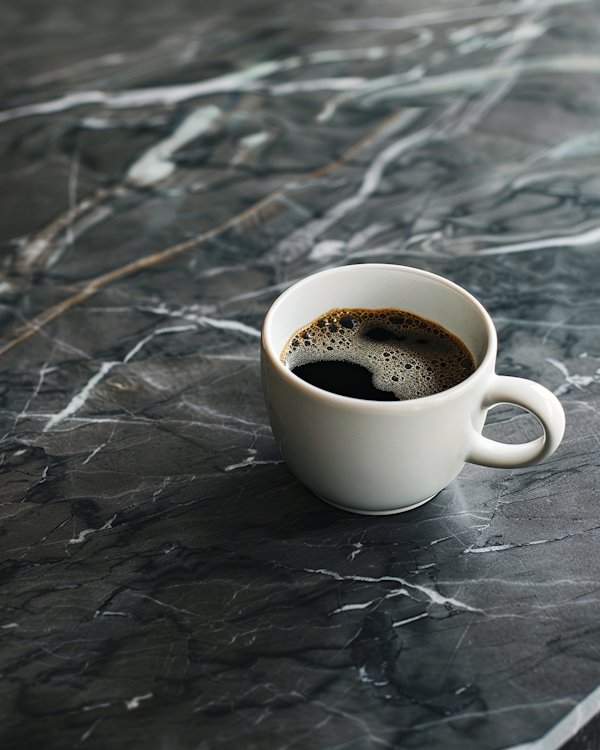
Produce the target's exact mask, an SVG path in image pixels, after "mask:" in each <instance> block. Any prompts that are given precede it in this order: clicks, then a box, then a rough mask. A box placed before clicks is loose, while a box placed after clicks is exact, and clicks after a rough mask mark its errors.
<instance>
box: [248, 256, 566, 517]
mask: <svg viewBox="0 0 600 750" xmlns="http://www.w3.org/2000/svg"><path fill="white" fill-rule="evenodd" d="M349 308H361V309H367V310H370V309H372V310H379V309H385V308H395V309H399V310H404V311H408V312H411V313H413V314H415V315H418V316H420V317H422V318H425V319H427V320H429V321H433V322H434V323H435V324H437V325H439V326H440V327H442V328H443V329H445V330H446V331H449V332H450V333H451V334H453V335H454V336H456V337H457V338H458V339H460V341H462V342H463V343H464V344H465V345H466V347H467V348H468V350H469V351H470V352H471V354H472V356H473V359H474V362H475V370H474V372H473V373H472V374H471V375H469V376H468V377H467V378H466V379H465V380H463V381H462V382H460V383H458V384H457V385H454V386H452V387H450V388H447V389H446V390H442V391H440V392H438V393H434V394H433V395H427V396H425V397H421V398H411V399H407V400H400V401H369V400H363V399H360V398H351V397H348V396H344V395H339V394H338V393H331V392H329V391H325V390H322V389H321V388H319V387H317V386H315V385H312V384H311V383H308V382H305V381H304V380H303V379H301V378H300V377H298V376H297V375H295V374H294V372H293V371H292V370H291V369H290V368H289V367H287V366H286V364H285V362H284V361H283V360H282V352H283V351H284V350H285V347H286V345H287V344H288V342H289V341H290V339H291V338H292V336H293V335H294V334H295V333H296V332H297V331H299V330H300V329H302V328H303V327H304V326H306V325H308V324H309V323H311V321H314V320H316V319H317V318H319V316H322V315H324V314H325V313H327V312H328V311H329V310H332V309H349ZM261 342H262V345H261V371H262V383H263V391H264V396H265V401H266V405H267V411H268V415H269V420H270V422H271V427H272V430H273V434H274V436H275V439H276V441H277V444H278V446H279V449H280V451H281V454H282V456H283V458H284V460H285V462H286V464H287V465H288V467H289V468H290V470H291V471H292V473H293V474H295V476H296V477H297V478H298V479H299V480H300V481H301V482H302V483H303V484H305V485H306V486H307V487H308V488H309V489H311V490H312V491H313V492H314V493H315V494H316V495H318V496H319V497H320V498H321V499H323V500H325V501H326V502H328V503H330V504H331V505H334V506H335V507H337V508H341V509H343V510H347V511H350V512H353V513H362V514H365V515H386V514H391V513H399V512H402V511H407V510H411V509H412V508H416V507H418V506H419V505H422V504H423V503H425V502H427V501H428V500H431V498H432V497H434V496H435V495H437V494H438V493H439V492H440V491H441V490H442V489H444V488H445V487H446V486H447V485H448V484H449V483H450V482H451V481H452V480H453V479H455V477H456V476H457V475H458V474H459V472H460V471H461V469H462V468H463V466H464V464H465V463H466V462H470V463H474V464H480V465H483V466H490V467H497V468H521V467H526V466H532V465H533V464H536V463H539V462H540V461H542V460H544V459H545V458H547V457H548V456H550V455H551V454H552V453H553V452H554V451H555V450H556V448H557V447H558V445H559V444H560V441H561V440H562V437H563V434H564V429H565V415H564V410H563V408H562V406H561V404H560V402H559V400H558V399H557V398H556V396H554V394H552V393H551V392H550V391H549V390H547V389H546V388H544V387H543V386H541V385H539V384H538V383H534V382H533V381H531V380H526V379H524V378H516V377H507V376H503V375H497V374H496V372H495V366H496V355H497V348H498V339H497V334H496V329H495V327H494V324H493V321H492V319H491V317H490V315H489V314H488V313H487V311H486V310H485V309H484V307H483V306H482V305H481V303H480V302H479V301H478V300H477V299H475V297H473V296H472V295H471V294H470V293H469V292H467V291H466V290H465V289H463V288H462V287H460V286H458V285H457V284H455V283H453V282H452V281H449V280H448V279H445V278H443V277H441V276H437V275H435V274H432V273H429V272H427V271H421V270H419V269H416V268H409V267H406V266H397V265H388V264H380V263H373V264H363V265H349V266H343V267H340V268H334V269H329V270H327V271H322V272H320V273H316V274H314V275H312V276H309V277H307V278H305V279H303V280H302V281H299V282H298V283H296V284H294V285H293V286H291V287H290V288H289V289H287V290H286V291H285V292H284V293H283V294H282V295H281V296H280V297H278V299H277V300H275V302H274V303H273V305H272V306H271V308H270V310H269V312H268V313H267V315H266V317H265V320H264V324H263V329H262V339H261ZM501 403H507V404H514V405H516V406H518V407H521V408H523V409H526V410H527V411H529V412H531V413H532V414H533V415H534V416H535V417H536V418H537V419H538V421H539V422H540V424H541V426H542V428H543V433H544V434H543V435H542V436H541V437H539V438H537V439H536V440H533V441H530V442H526V443H521V444H517V445H514V444H505V443H500V442H497V441H494V440H490V439H489V438H486V437H484V436H483V435H482V430H483V426H484V423H485V419H486V415H487V412H488V410H489V409H490V408H492V407H493V406H496V405H498V404H501Z"/></svg>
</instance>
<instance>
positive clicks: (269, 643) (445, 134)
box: [0, 0, 600, 750]
mask: <svg viewBox="0 0 600 750" xmlns="http://www.w3.org/2000/svg"><path fill="white" fill-rule="evenodd" d="M0 17H1V18H2V23H1V24H0V35H1V37H2V44H1V45H0V60H1V61H2V65H1V71H2V72H1V90H2V96H1V99H0V105H1V107H2V109H1V111H0V145H1V147H0V165H1V169H0V191H1V206H2V210H1V215H0V251H1V260H2V268H3V277H2V280H1V281H0V305H1V306H0V316H1V317H0V320H1V325H2V331H1V332H2V333H3V334H4V338H3V339H2V341H1V342H0V347H1V349H0V352H1V356H0V372H1V374H0V388H1V393H2V413H1V419H2V428H1V434H2V446H1V448H2V463H1V466H2V474H1V480H2V484H1V488H2V489H1V495H0V497H1V509H2V516H1V522H0V533H1V537H0V538H1V550H2V555H1V558H0V560H1V562H0V569H1V572H2V577H1V588H0V594H1V600H0V601H1V603H2V604H1V609H0V648H1V656H0V676H1V679H0V716H1V722H0V745H1V747H2V748H3V750H13V749H14V750H17V749H18V750H21V749H27V750H29V748H33V747H35V748H44V749H48V750H62V748H84V749H86V748H90V749H91V750H94V749H96V748H97V749H98V750H100V749H101V750H106V748H114V749H115V750H120V749H121V748H123V750H124V749H125V748H127V749H128V750H129V749H130V748H144V749H145V750H147V749H151V750H154V749H156V750H230V749H233V748H236V749H237V748H248V749H249V750H250V749H252V750H254V749H259V750H262V749H263V748H264V749H265V750H280V749H281V750H304V749H309V750H345V749H346V748H352V749H353V750H371V749H373V750H375V749H377V750H379V748H394V749H399V748H415V749H416V748H428V749H431V750H435V749H437V748H440V749H441V748H444V750H451V749H453V748H456V749H459V748H460V750H502V749H505V748H515V747H519V748H520V749H521V750H525V748H529V749H530V750H552V748H555V747H565V748H571V750H590V749H591V748H596V747H598V744H597V742H598V719H597V718H596V719H594V715H595V714H596V713H598V710H599V709H600V697H597V694H596V693H594V692H593V691H595V690H596V689H597V688H598V686H599V685H600V603H599V596H598V590H599V588H600V507H599V503H598V488H599V486H600V467H599V460H598V451H599V438H598V435H599V433H600V339H599V332H600V302H599V292H600V257H599V250H600V176H599V174H600V129H599V119H600V54H599V51H598V50H599V42H600V6H599V4H598V3H597V2H583V1H577V0H571V1H569V0H506V1H505V2H488V3H484V2H480V1H479V0H440V1H439V2H436V3H433V2H431V1H430V0H426V1H425V2H420V1H419V0H403V1H402V2H400V1H399V0H397V1H396V2H392V1H388V2H385V0H382V1H381V2H379V1H378V0H365V1H364V2H360V3H355V2H349V1H347V2H341V1H335V0H331V1H329V2H318V1H317V0H306V1H303V2H302V3H298V2H296V3H294V2H285V1H284V0H271V1H268V0H255V1H254V2H250V1H249V0H224V2H221V3H219V4H217V5H215V6H213V5H212V4H209V3H207V2H199V1H196V2H192V1H191V0H187V1H185V0H171V2H169V3H159V2H157V1H156V0H146V2H143V3H142V2H128V3H118V2H116V1H115V0H106V1H105V2H103V3H81V2H80V3H75V2H72V1H70V0H51V1H50V2H44V3H42V2H39V0H25V1H24V2H23V1H22V2H16V1H15V0H8V1H4V2H2V3H0ZM370 261H378V262H387V263H398V264H406V265H409V266H415V267H418V268H423V269H427V270H430V271H433V272H436V273H440V274H442V275H445V276H447V277H448V278H450V279H452V280H454V281H456V282H458V283H459V284H462V285H463V286H464V287H466V288H467V289H468V290H469V291H470V292H472V293H473V294H475V295H476V296H477V297H478V298H479V299H480V300H481V301H482V302H483V304H484V305H486V307H487V308H488V310H489V311H490V313H491V315H492V316H493V318H494V321H495V323H496V325H497V328H498V332H499V340H500V348H499V360H498V372H499V373H501V374H509V375H518V376H524V377H529V378H532V379H534V380H536V381H538V382H540V383H542V384H543V385H545V386H546V387H548V388H550V389H551V390H552V391H554V392H555V393H556V394H557V395H558V396H559V397H560V399H561V401H562V402H563V404H564V408H565V411H566V414H567V432H566V435H565V439H564V442H563V444H562V445H561V447H560V448H559V449H558V451H557V452H556V453H555V454H554V456H552V457H551V458H550V459H549V460H547V461H546V462H544V463H543V464H541V465H539V466H536V467H533V468H528V469H522V470H512V471H510V470H494V469H486V468H483V467H478V466H473V465H467V466H466V467H465V468H464V470H463V472H462V473H461V474H460V476H459V477H458V479H456V480H455V481H454V482H453V483H452V484H451V485H450V486H449V487H448V488H447V489H446V490H444V491H443V492H442V493H441V494H440V495H438V496H437V497H436V498H435V499H434V500H432V501H431V502H430V503H428V504H426V505H425V506H423V507H421V508H419V509H417V510H414V511H412V512H410V513H408V514H405V515H399V516H391V517H384V518H365V517H360V516H355V515H351V514H348V513H344V512H342V511H337V510H335V509H333V508H331V507H329V506H327V505H326V504H324V503H323V502H321V501H320V500H319V499H318V498H316V497H315V496H314V495H312V493H311V492H310V491H308V490H307V489H305V488H304V487H303V486H301V485H300V484H299V483H298V481H297V480H296V479H295V478H294V476H293V475H292V474H291V473H290V472H289V471H288V469H287V468H286V466H285V465H284V464H283V463H282V461H281V458H280V456H279V454H278V451H277V448H276V445H275V443H274V440H273V438H272V435H271V431H270V428H269V425H268V422H267V417H266V411H265V407H264V403H263V398H262V393H261V385H260V373H259V362H258V356H259V331H260V327H261V323H262V319H263V317H264V315H265V312H266V311H267V309H268V307H269V305H270V304H271V303H272V302H273V300H274V299H275V298H276V297H277V295H278V294H279V293H280V292H281V291H282V290H283V289H285V288H287V286H289V285H290V284H291V283H293V282H294V281H295V280H297V279H300V278H302V277H304V276H306V275H307V274H311V273H314V272H316V271H318V270H321V269H323V268H328V267H333V266H336V265H343V264H347V263H364V262H370ZM486 434H487V435H488V436H490V437H494V438H496V439H499V440H504V441H509V442H510V441H513V442H520V441H523V440H525V439H532V438H533V437H535V436H536V435H537V434H539V433H538V427H537V423H536V422H535V420H534V419H533V418H532V417H530V416H528V415H524V414H523V413H522V412H520V411H518V410H516V409H512V408H509V407H500V408H497V409H495V410H493V411H492V412H490V414H489V417H488V425H487V427H486ZM586 696H587V699H586ZM586 701H587V702H586Z"/></svg>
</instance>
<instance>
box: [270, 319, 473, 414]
mask: <svg viewBox="0 0 600 750" xmlns="http://www.w3.org/2000/svg"><path fill="white" fill-rule="evenodd" d="M281 360H282V362H283V363H284V364H285V365H286V366H287V367H289V368H290V370H292V371H293V372H294V375H298V376H299V377H300V378H302V379H303V380H305V381H306V382H308V383H311V384H312V385H315V386H317V387H319V388H322V389H323V390H325V391H331V392H332V393H338V394H339V395H341V396H350V397H351V398H362V399H368V400H370V401H404V400H407V399H414V398H423V397H424V396H431V395H433V394H434V393H440V391H445V390H446V389H447V388H452V386H454V385H457V384H458V383H461V382H462V381H463V380H465V378H468V377H469V375H471V374H472V373H473V372H474V371H475V362H474V361H473V357H472V355H471V352H470V351H469V350H468V348H467V347H466V345H465V344H463V342H462V341H461V340H460V339H458V338H457V337H456V336H454V335H453V334H452V333H450V332H449V331H447V330H446V329H445V328H443V327H442V326H441V325H439V324H438V323H434V322H433V321H431V320H427V319H426V318H422V317H420V316H419V315H415V313H409V312H405V311H404V310H396V309H393V308H392V309H384V310H364V309H352V310H339V309H335V310H330V311H329V312H328V313H325V314H324V315H321V316H320V317H318V318H317V319H316V320H313V322H312V323H309V324H308V325H307V326H304V328H301V329H300V330H299V331H296V333H295V334H294V335H293V336H292V338H291V339H290V340H289V342H288V343H287V345H286V347H285V349H284V350H283V352H282V353H281Z"/></svg>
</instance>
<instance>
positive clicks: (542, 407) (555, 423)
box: [466, 375, 565, 469]
mask: <svg viewBox="0 0 600 750" xmlns="http://www.w3.org/2000/svg"><path fill="white" fill-rule="evenodd" d="M496 404H515V405H516V406H521V407H522V408H523V409H527V411H529V412H531V413H532V414H533V416H534V417H537V419H538V420H539V421H540V423H541V425H542V427H543V428H544V435H543V436H542V437H539V438H537V440H532V441H531V442H530V443H520V444H518V445H507V444H506V443H499V442H497V441H496V440H490V439H489V438H486V437H483V435H481V434H479V433H476V434H475V438H474V441H473V445H472V446H471V450H470V452H469V455H468V457H467V459H466V460H467V461H468V462H469V463H472V464H480V465H481V466H492V467H495V468H500V469H518V468H520V467H524V466H532V465H533V464H537V463H539V462H540V461H543V460H544V459H545V458H547V457H548V456H550V455H552V453H554V451H555V450H556V449H557V448H558V446H559V444H560V441H561V440H562V437H563V435H564V432H565V412H564V409H563V408H562V405H561V403H560V401H559V400H558V399H557V398H556V396H555V395H554V394H553V393H551V392H550V391H549V390H548V389H547V388H544V387H543V386H541V385H539V384H538V383H534V382H533V381H532V380H525V379H524V378H511V377H507V376H505V375H494V376H493V377H492V380H491V382H490V384H489V385H488V388H487V391H486V395H485V399H484V402H483V404H482V407H483V408H484V409H485V410H486V411H487V409H489V408H490V407H492V406H495V405H496Z"/></svg>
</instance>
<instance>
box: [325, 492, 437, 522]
mask: <svg viewBox="0 0 600 750" xmlns="http://www.w3.org/2000/svg"><path fill="white" fill-rule="evenodd" d="M314 494H315V495H317V497H318V498H320V499H321V500H323V501H324V502H326V503H327V504H328V505H333V507H334V508H338V510H345V511H346V512H347V513H358V515H360V516H393V515H395V514H396V513H405V512H406V511H407V510H413V509H414V508H418V507H419V506H420V505H425V503H428V502H429V501H430V500H432V499H433V498H434V497H435V496H436V495H438V494H439V493H438V492H434V494H433V495H431V496H430V497H426V498H425V500H419V502H418V503H413V504H412V505H407V506H406V507H404V508H393V509H392V510H358V509H357V508H349V507H348V506H347V505H339V504H338V503H334V502H333V501H331V500H328V499H327V498H326V497H323V496H322V495H319V494H317V493H316V492H315V493H314Z"/></svg>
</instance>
